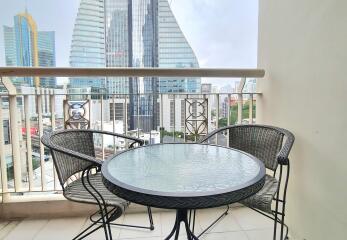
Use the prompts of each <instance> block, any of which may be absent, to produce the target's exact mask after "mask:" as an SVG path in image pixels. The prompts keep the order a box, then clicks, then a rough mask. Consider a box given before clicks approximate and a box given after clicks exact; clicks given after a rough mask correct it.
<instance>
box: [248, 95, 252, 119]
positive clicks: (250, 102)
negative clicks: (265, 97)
mask: <svg viewBox="0 0 347 240" xmlns="http://www.w3.org/2000/svg"><path fill="white" fill-rule="evenodd" d="M248 117H249V120H248V122H249V124H253V94H250V95H249V116H248Z"/></svg>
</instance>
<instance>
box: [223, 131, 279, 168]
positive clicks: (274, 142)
mask: <svg viewBox="0 0 347 240" xmlns="http://www.w3.org/2000/svg"><path fill="white" fill-rule="evenodd" d="M283 137H284V134H283V133H282V132H280V131H278V130H277V129H274V128H270V127H266V126H259V125H253V126H252V125H245V126H242V125H240V126H237V127H231V128H229V147H232V148H236V149H239V150H241V151H244V152H247V153H250V154H252V155H254V156H256V157H257V158H258V159H259V160H261V161H263V162H264V164H265V166H266V168H269V169H271V170H275V169H276V168H277V164H278V161H277V154H278V153H279V151H280V149H281V147H282V143H283Z"/></svg>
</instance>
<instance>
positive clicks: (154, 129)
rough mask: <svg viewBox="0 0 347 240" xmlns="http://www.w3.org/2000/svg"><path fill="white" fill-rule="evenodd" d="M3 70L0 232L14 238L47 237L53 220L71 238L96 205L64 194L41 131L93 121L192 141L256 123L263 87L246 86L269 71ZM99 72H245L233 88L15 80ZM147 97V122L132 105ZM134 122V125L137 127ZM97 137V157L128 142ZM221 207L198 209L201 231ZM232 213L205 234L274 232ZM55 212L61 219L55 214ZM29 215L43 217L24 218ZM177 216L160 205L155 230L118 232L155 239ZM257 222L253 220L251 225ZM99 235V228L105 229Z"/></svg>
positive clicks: (134, 213)
mask: <svg viewBox="0 0 347 240" xmlns="http://www.w3.org/2000/svg"><path fill="white" fill-rule="evenodd" d="M0 72H1V74H0V75H2V78H1V80H2V84H3V92H2V93H1V97H0V106H2V108H0V129H1V130H0V136H1V137H0V152H1V155H0V159H1V188H0V192H1V196H0V197H1V201H2V204H1V208H0V210H1V215H2V216H3V217H4V219H5V221H4V222H3V223H1V227H0V228H1V230H0V236H2V237H5V236H6V238H5V239H16V238H19V237H20V236H23V235H27V234H32V236H35V239H40V238H45V237H47V234H48V235H52V234H53V232H54V231H55V229H56V228H55V227H53V225H55V223H56V222H57V223H60V224H61V225H62V226H61V227H64V226H65V225H66V222H69V224H68V225H71V229H70V230H71V232H69V231H70V230H68V232H69V233H67V234H70V235H71V236H70V235H67V236H66V238H69V237H72V236H73V235H74V234H76V233H77V232H78V231H79V229H81V227H82V226H83V225H85V224H86V221H87V220H86V216H87V215H88V214H90V213H91V212H92V211H95V207H91V206H88V205H87V206H86V205H83V204H77V203H72V202H69V201H67V200H65V199H64V198H63V196H62V194H61V186H60V185H59V181H58V178H57V173H56V171H55V168H54V165H53V161H52V157H51V155H50V152H49V151H48V150H47V149H45V147H44V146H43V144H42V143H41V142H40V137H41V136H42V135H43V134H44V133H45V132H51V131H54V130H59V129H63V128H91V129H96V130H105V131H111V132H116V133H120V134H126V135H129V136H133V137H137V138H140V139H143V140H144V141H145V144H155V143H165V142H195V141H198V140H199V138H200V137H201V136H204V135H206V134H207V133H208V132H211V131H213V130H214V129H217V128H219V127H222V126H226V125H231V124H242V123H251V124H252V123H256V112H255V109H256V103H257V98H258V97H259V96H260V95H261V93H260V92H255V91H249V89H254V87H253V88H250V87H245V86H247V84H255V79H256V78H261V77H262V76H263V75H264V71H263V70H258V69H175V70H173V69H109V68H108V69H107V68H106V69H71V68H51V69H49V68H2V69H1V71H0ZM100 75H102V76H141V77H142V76H152V77H153V76H154V77H158V76H165V77H168V76H184V77H224V78H240V81H239V83H238V85H237V86H236V89H235V92H221V93H213V92H211V91H204V92H200V93H181V92H179V93H156V94H153V93H143V94H111V93H106V92H101V93H95V92H92V91H90V90H88V89H87V91H84V92H76V91H74V90H71V89H46V88H33V87H18V88H16V87H15V86H14V85H13V83H12V81H11V76H17V77H18V76H19V77H22V76H29V77H34V76H69V77H72V76H100ZM249 79H251V81H250V82H249ZM148 97H151V98H153V99H155V108H153V115H155V116H156V117H152V118H150V122H148V118H147V116H144V115H145V114H143V115H141V114H133V116H130V115H132V113H131V107H132V106H133V105H134V104H135V106H138V108H140V104H139V103H140V101H143V99H144V98H148ZM138 112H141V111H140V110H139V109H137V110H135V113H138ZM143 119H145V121H143ZM131 121H133V123H131ZM154 122H156V123H154ZM132 124H133V125H135V126H136V128H132V126H131V125H132ZM14 126H15V127H14ZM148 126H150V127H148ZM94 141H95V146H96V151H97V157H98V158H99V159H100V160H104V159H106V158H107V157H108V156H111V155H112V154H114V153H117V152H119V151H123V150H126V149H127V148H128V145H127V142H126V141H124V140H120V139H117V138H113V137H101V136H100V137H96V138H95V139H94ZM227 142H228V136H227V135H223V134H222V135H220V136H218V138H217V139H216V143H217V144H219V145H226V144H227ZM71 181H73V179H71ZM144 211H145V208H143V207H142V206H140V205H136V204H132V205H131V207H130V209H128V210H127V215H126V216H125V217H122V218H121V219H120V220H119V221H124V222H127V221H128V219H132V220H134V221H135V222H136V221H137V222H140V220H141V219H143V218H144V216H145V215H144V214H143V213H141V212H144ZM221 211H222V209H212V210H204V211H201V212H199V213H198V214H199V221H200V222H199V224H198V225H197V231H200V230H201V229H202V227H203V226H204V225H206V224H207V223H208V221H209V219H208V218H209V217H208V216H214V215H216V216H217V215H218V213H219V212H221ZM232 212H235V215H234V214H230V215H228V216H227V217H226V219H225V221H224V220H223V221H222V222H221V223H220V225H217V226H216V228H212V229H211V230H210V231H209V234H208V236H207V239H215V238H221V237H222V238H223V236H224V235H225V234H227V235H228V236H229V235H231V236H234V235H235V237H237V238H239V237H240V238H241V239H242V238H245V239H246V236H248V235H249V236H250V237H252V236H257V235H258V234H257V231H260V234H265V235H264V236H267V235H269V234H270V235H271V232H272V230H271V226H272V224H271V223H269V221H268V220H267V219H262V217H259V216H257V215H256V214H254V213H253V212H251V211H248V210H247V209H246V208H242V207H241V205H236V206H235V209H234V210H233V211H232ZM246 216H247V217H246ZM56 217H61V219H59V218H58V219H52V218H56ZM27 218H29V219H32V218H34V219H39V220H26V219H27ZM172 218H173V213H172V212H167V211H164V212H163V211H162V210H159V209H157V210H155V216H154V219H155V226H156V230H155V231H154V232H146V231H136V230H129V229H122V230H119V229H117V228H115V229H114V230H113V231H114V234H116V235H117V236H118V235H119V239H125V238H133V237H134V238H139V239H140V238H141V239H142V238H145V237H149V238H151V237H154V239H156V237H157V238H158V237H159V238H160V237H164V235H165V234H167V233H168V231H169V229H168V228H170V227H171V226H172V223H171V221H173V219H172ZM236 218H238V220H236ZM12 219H20V220H19V221H18V220H15V221H12ZM22 219H24V220H22ZM129 221H130V220H129ZM237 221H239V223H238V222H237ZM169 222H170V223H169ZM252 223H255V225H254V226H252ZM31 224H33V225H34V227H33V228H32V229H31V230H30V232H27V230H26V229H27V228H28V227H29V226H31ZM30 228H31V227H30ZM253 228H254V229H255V232H253V230H254V229H253ZM40 229H41V230H40ZM248 230H249V231H248ZM42 234H43V235H42ZM97 234H102V231H99V233H97ZM95 236H98V235H95ZM93 237H94V235H92V236H91V239H94V238H93ZM116 239H118V238H116ZM151 239H152V238H151ZM264 239H265V238H264Z"/></svg>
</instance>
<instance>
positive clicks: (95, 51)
mask: <svg viewBox="0 0 347 240" xmlns="http://www.w3.org/2000/svg"><path fill="white" fill-rule="evenodd" d="M104 20H105V18H104V1H103V0H81V2H80V6H79V9H78V13H77V17H76V20H75V25H74V29H73V35H72V42H71V51H70V66H71V67H105V66H106V65H105V21H104ZM70 87H72V88H86V87H91V88H93V89H95V91H99V90H100V89H102V88H105V78H103V77H99V78H98V77H93V78H92V77H90V78H88V77H74V78H70Z"/></svg>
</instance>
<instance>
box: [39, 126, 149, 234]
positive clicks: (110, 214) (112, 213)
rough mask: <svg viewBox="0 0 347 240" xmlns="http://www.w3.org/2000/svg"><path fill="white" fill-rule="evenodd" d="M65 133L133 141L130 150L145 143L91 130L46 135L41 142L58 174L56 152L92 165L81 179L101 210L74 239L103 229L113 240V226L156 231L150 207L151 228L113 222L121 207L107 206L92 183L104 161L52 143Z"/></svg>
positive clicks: (72, 130)
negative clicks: (107, 136)
mask: <svg viewBox="0 0 347 240" xmlns="http://www.w3.org/2000/svg"><path fill="white" fill-rule="evenodd" d="M65 132H90V133H92V134H94V133H98V134H107V135H112V136H114V137H120V138H125V139H128V140H131V141H133V142H132V143H131V144H130V145H129V148H133V147H134V146H135V144H139V145H140V146H142V145H143V144H144V141H143V140H141V139H137V138H133V137H129V136H125V135H121V134H117V133H112V132H106V131H99V130H90V129H83V130H82V129H68V130H61V131H56V132H52V133H49V134H44V136H43V137H42V139H41V141H42V143H43V145H45V146H46V147H48V148H49V149H50V151H51V154H52V158H53V162H54V165H55V167H56V170H57V172H59V169H58V166H57V164H56V162H55V155H54V151H57V152H59V153H63V154H67V155H69V156H71V157H74V158H78V159H81V160H83V161H87V162H89V163H90V165H89V166H88V167H86V168H85V169H83V170H82V174H81V176H80V178H81V180H82V185H83V187H84V188H85V189H86V190H87V192H88V193H89V194H90V195H91V196H92V197H93V198H94V199H95V203H94V204H96V205H97V206H98V207H99V210H98V211H96V212H95V213H93V214H92V215H91V216H90V217H89V218H90V220H91V222H92V224H91V225H90V226H88V227H87V228H85V229H84V230H83V231H82V232H80V233H79V234H78V235H77V236H75V237H74V238H73V239H74V240H75V239H84V238H85V237H87V236H89V235H90V234H92V233H93V232H95V231H96V230H98V229H100V228H103V229H104V233H105V239H106V240H112V232H111V225H116V226H122V227H131V228H141V229H149V230H154V224H153V217H152V211H151V208H150V207H147V211H148V217H149V223H150V226H149V227H147V226H139V225H129V224H118V223H113V222H112V221H114V220H116V219H117V218H119V217H120V216H121V215H122V214H123V209H122V208H121V207H119V206H110V205H109V204H107V203H106V201H105V199H104V197H103V196H102V194H100V192H99V191H98V190H97V189H96V188H95V187H94V186H93V185H92V183H91V181H90V176H91V175H92V174H95V173H99V172H101V165H102V161H100V160H98V159H96V158H94V157H92V156H89V155H87V154H83V153H80V152H76V151H73V150H71V149H68V148H64V147H62V146H58V145H56V144H54V143H53V142H52V141H51V137H52V136H54V135H56V134H63V133H65ZM93 171H94V172H93ZM75 174H77V173H75ZM70 177H71V176H70ZM59 181H60V179H59ZM65 183H66V182H62V181H60V184H61V186H62V189H63V191H65V187H64V185H65ZM93 191H94V193H93ZM70 201H73V200H70ZM76 202H80V203H87V202H83V201H76ZM87 204H90V203H87ZM108 208H111V209H110V210H108ZM97 214H100V217H99V218H98V219H94V217H95V216H96V215H97ZM97 224H100V225H99V226H96V225H97ZM93 227H94V229H91V228H93Z"/></svg>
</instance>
